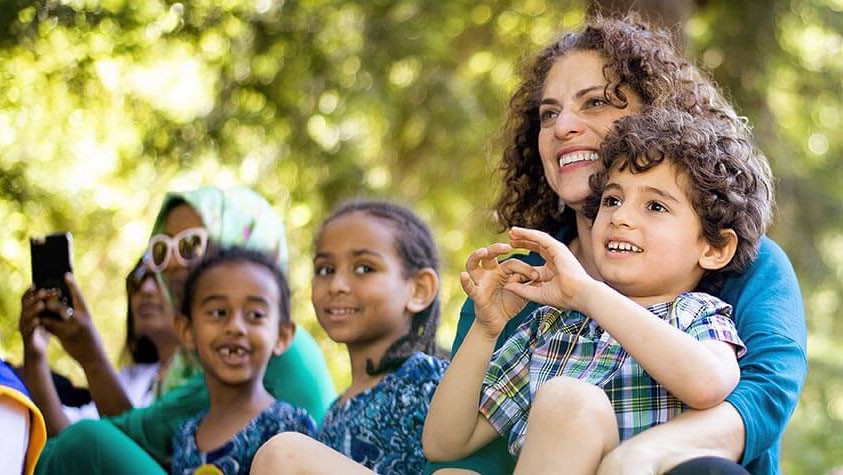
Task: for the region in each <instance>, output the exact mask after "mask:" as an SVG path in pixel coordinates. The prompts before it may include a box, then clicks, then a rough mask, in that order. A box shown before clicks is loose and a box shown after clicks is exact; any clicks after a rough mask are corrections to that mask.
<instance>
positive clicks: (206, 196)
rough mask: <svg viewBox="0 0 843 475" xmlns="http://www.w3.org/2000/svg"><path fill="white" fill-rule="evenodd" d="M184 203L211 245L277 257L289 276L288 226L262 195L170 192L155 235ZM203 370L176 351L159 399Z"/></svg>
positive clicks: (240, 190) (213, 189) (237, 191)
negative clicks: (206, 232) (193, 214)
mask: <svg viewBox="0 0 843 475" xmlns="http://www.w3.org/2000/svg"><path fill="white" fill-rule="evenodd" d="M181 204H187V205H189V206H190V207H191V208H193V209H194V210H195V211H196V213H197V214H198V215H199V217H200V218H202V224H204V225H205V228H206V229H207V230H208V242H209V243H210V244H211V245H215V246H221V247H228V246H240V247H245V248H247V249H252V250H255V251H260V252H264V253H267V254H269V255H270V256H273V257H274V258H275V262H276V263H277V264H278V267H279V268H280V269H281V271H282V272H284V273H285V274H286V273H287V264H288V257H289V256H288V253H287V239H286V236H285V234H284V223H283V222H282V221H281V218H280V217H279V216H278V213H276V212H275V210H273V209H272V206H270V205H269V203H268V202H267V201H266V200H265V199H264V198H263V197H262V196H260V195H259V194H257V193H255V192H254V191H252V190H250V189H248V188H244V187H236V188H228V189H221V188H217V187H214V186H206V187H202V188H199V189H196V190H193V191H185V192H169V193H167V194H166V195H165V196H164V203H163V204H162V205H161V210H160V211H159V212H158V217H157V218H155V226H153V228H152V235H153V236H155V235H156V234H161V233H163V232H164V223H165V222H166V221H167V215H168V214H169V213H170V211H172V209H173V208H175V207H177V206H179V205H181ZM165 288H166V287H165ZM201 371H202V367H201V366H200V365H199V361H198V360H197V359H196V357H195V355H191V354H189V353H187V352H185V351H179V352H176V354H175V355H173V359H172V361H171V362H170V366H169V368H168V369H167V374H166V375H165V377H164V380H163V381H162V382H161V384H160V386H159V388H158V391H157V393H158V396H160V395H162V394H164V393H166V392H167V391H169V390H171V389H173V388H175V387H178V386H181V385H182V384H184V383H185V382H186V381H187V380H188V379H190V378H191V377H193V376H194V375H196V374H199V373H200V372H201Z"/></svg>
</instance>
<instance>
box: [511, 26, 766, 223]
mask: <svg viewBox="0 0 843 475" xmlns="http://www.w3.org/2000/svg"><path fill="white" fill-rule="evenodd" d="M571 51H595V52H597V53H598V54H600V55H601V56H602V57H603V59H604V60H605V61H606V65H605V67H604V68H603V75H604V77H605V78H606V80H607V81H608V84H607V85H606V88H605V90H604V96H605V99H606V100H607V101H608V102H609V103H611V104H613V105H615V106H617V107H620V108H625V107H627V105H628V99H627V97H626V95H625V94H624V93H623V91H622V90H621V86H626V87H628V88H629V90H631V91H633V92H635V93H636V94H637V95H638V96H639V97H640V98H641V100H642V102H643V104H644V105H645V106H655V107H675V108H678V109H681V110H684V111H686V112H688V113H690V114H693V115H696V116H703V117H712V118H716V119H717V120H721V121H723V122H724V123H725V124H726V125H727V126H728V127H730V128H732V129H733V130H734V131H735V132H736V133H738V134H744V135H746V136H747V137H749V136H750V135H749V130H748V128H747V126H746V122H745V120H744V119H743V118H741V117H739V116H738V115H737V113H736V112H735V111H734V109H733V107H732V106H731V104H730V103H729V101H727V100H726V98H725V97H724V96H723V95H722V93H721V92H720V90H719V89H718V88H717V86H716V85H715V84H714V82H713V81H712V80H711V79H710V78H708V77H707V76H706V75H704V74H703V73H702V72H701V71H700V70H699V69H698V68H697V67H696V66H694V65H693V64H691V63H690V62H689V61H688V60H687V59H686V58H685V57H683V56H682V54H681V53H679V52H678V51H677V49H676V48H675V47H674V45H673V41H672V39H671V36H670V34H669V33H668V32H667V31H664V30H659V29H653V28H651V27H649V26H648V25H647V24H645V23H644V22H642V21H641V20H639V19H638V18H637V17H636V16H633V15H630V16H628V17H626V18H622V19H617V18H604V17H602V16H600V15H596V16H594V17H593V18H591V19H589V20H587V21H586V24H585V25H584V27H583V28H582V30H581V31H578V32H572V33H567V34H565V35H563V36H562V37H561V38H559V39H557V40H556V41H554V42H553V43H551V44H550V45H549V46H547V47H545V48H544V49H543V50H541V51H540V52H539V53H538V54H537V55H536V56H535V57H534V58H533V59H532V61H530V62H529V63H528V64H527V65H526V67H525V68H524V69H523V70H522V72H521V77H522V81H521V83H520V84H519V86H518V88H517V89H516V91H515V93H514V94H513V95H512V98H511V99H510V101H509V112H508V117H507V121H506V125H505V127H504V130H503V131H502V136H501V140H502V141H503V148H504V150H503V156H502V160H501V163H500V165H499V172H500V173H501V174H502V175H503V187H502V190H501V192H500V195H499V197H498V200H497V203H496V210H497V217H498V221H499V223H500V225H501V226H502V227H503V228H504V229H505V228H508V227H510V226H515V225H517V226H523V227H529V228H536V229H540V230H543V231H547V232H556V231H557V230H558V229H559V228H560V226H561V225H563V224H572V223H573V222H574V214H573V211H572V210H570V209H568V210H566V211H565V212H564V214H563V213H560V212H559V210H558V206H557V203H558V200H559V198H558V196H557V195H556V193H555V192H554V191H553V190H552V189H551V188H550V186H549V185H548V183H547V181H546V180H545V179H544V169H543V168H542V163H541V158H540V156H539V151H538V135H539V130H540V128H541V127H540V122H539V105H540V101H541V99H542V94H543V90H544V86H545V80H546V78H547V75H548V73H549V71H550V69H551V67H552V66H553V64H554V63H555V62H556V61H557V60H558V59H559V58H561V57H562V56H565V55H566V54H568V53H569V52H571ZM572 74H576V72H574V73H572ZM755 153H758V152H757V151H756V152H755Z"/></svg>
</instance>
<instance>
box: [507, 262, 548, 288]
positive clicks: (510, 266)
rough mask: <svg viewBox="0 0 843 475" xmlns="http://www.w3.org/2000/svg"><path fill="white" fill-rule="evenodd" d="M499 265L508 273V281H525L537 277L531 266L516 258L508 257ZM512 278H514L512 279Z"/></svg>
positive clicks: (536, 272)
mask: <svg viewBox="0 0 843 475" xmlns="http://www.w3.org/2000/svg"><path fill="white" fill-rule="evenodd" d="M500 265H501V267H502V268H503V269H504V271H506V272H507V273H508V274H510V282H515V283H522V284H523V283H525V282H527V281H531V280H536V279H538V278H539V273H538V271H536V269H535V268H533V266H531V265H530V264H527V263H526V262H524V261H520V260H518V259H509V260H507V261H504V262H502V263H501V264H500ZM513 278H514V279H513Z"/></svg>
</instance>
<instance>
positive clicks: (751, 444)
mask: <svg viewBox="0 0 843 475" xmlns="http://www.w3.org/2000/svg"><path fill="white" fill-rule="evenodd" d="M720 297H721V298H722V299H723V300H725V301H726V302H727V303H730V304H731V305H732V306H733V307H734V309H735V326H736V327H737V329H738V335H739V336H740V337H741V339H742V340H743V341H744V343H745V344H746V347H747V353H746V355H745V356H744V357H743V358H741V360H740V367H741V380H740V382H739V383H738V387H737V388H735V390H734V391H733V392H732V394H730V395H729V397H728V398H726V400H727V401H728V402H729V403H730V404H732V406H734V408H735V409H736V410H737V412H738V413H739V414H740V416H741V419H742V421H743V425H744V428H745V431H746V432H745V444H744V452H743V454H742V458H741V459H740V461H741V464H742V465H744V466H745V467H747V468H748V469H749V470H750V471H753V472H755V471H765V470H767V468H768V467H776V466H778V456H779V440H780V438H781V436H782V434H783V433H784V430H785V427H786V426H787V423H788V421H789V420H790V416H791V415H792V414H793V410H794V409H795V408H796V404H797V402H798V400H799V394H800V393H801V392H802V385H803V383H804V382H805V375H806V374H807V371H808V364H807V357H806V329H805V310H804V307H803V305H802V292H801V290H800V289H799V282H798V281H797V279H796V274H795V273H794V271H793V267H792V266H791V264H790V261H789V260H788V258H787V255H785V253H784V252H783V251H782V249H781V248H780V247H779V246H778V245H777V244H776V243H774V242H773V241H772V240H770V239H769V238H766V237H764V238H763V239H762V241H761V248H760V250H759V254H758V258H757V259H756V260H755V262H754V263H753V264H752V265H751V266H750V267H749V269H747V270H746V271H745V272H744V273H742V274H741V275H738V276H735V277H734V278H732V279H729V280H727V281H726V283H725V286H724V288H723V291H722V292H721V295H720Z"/></svg>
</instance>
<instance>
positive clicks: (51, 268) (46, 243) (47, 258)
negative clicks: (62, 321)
mask: <svg viewBox="0 0 843 475" xmlns="http://www.w3.org/2000/svg"><path fill="white" fill-rule="evenodd" d="M29 252H30V255H31V256H32V283H33V284H35V288H37V289H56V290H58V291H59V300H61V302H62V303H64V304H65V305H67V306H68V308H73V298H72V297H71V295H70V289H69V288H68V287H67V284H66V283H65V282H64V274H66V273H68V272H73V236H72V235H71V234H70V233H66V232H64V233H53V234H48V235H46V236H35V237H32V238H30V240H29ZM44 315H45V316H48V317H52V318H62V317H61V316H60V315H57V314H55V313H53V312H46V313H45V314H44Z"/></svg>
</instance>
